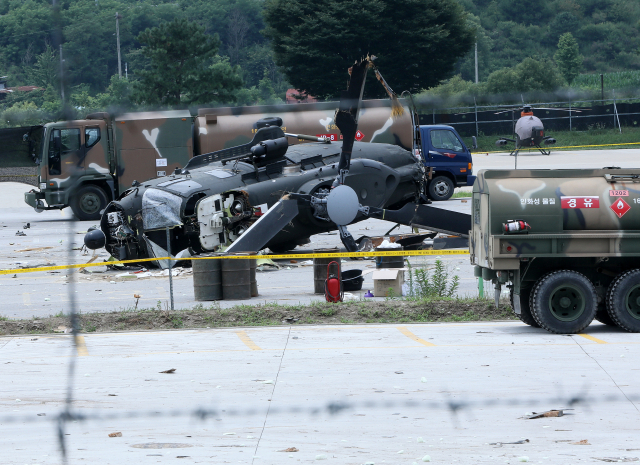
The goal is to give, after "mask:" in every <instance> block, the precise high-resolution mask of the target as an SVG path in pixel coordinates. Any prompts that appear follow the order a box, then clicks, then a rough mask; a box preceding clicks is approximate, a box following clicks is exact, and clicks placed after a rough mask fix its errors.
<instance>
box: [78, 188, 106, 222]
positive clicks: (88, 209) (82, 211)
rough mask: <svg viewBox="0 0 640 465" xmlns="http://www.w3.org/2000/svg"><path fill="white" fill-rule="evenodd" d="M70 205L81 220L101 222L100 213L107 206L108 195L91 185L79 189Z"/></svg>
mask: <svg viewBox="0 0 640 465" xmlns="http://www.w3.org/2000/svg"><path fill="white" fill-rule="evenodd" d="M70 204H71V210H73V214H74V215H76V217H77V218H78V219H79V220H81V221H88V220H99V219H100V212H101V211H102V210H103V209H104V208H105V207H106V206H107V194H105V193H104V191H103V190H102V189H101V188H99V187H98V186H94V185H91V184H89V185H86V186H83V187H81V188H80V189H78V191H77V192H76V193H75V194H74V195H73V198H72V199H71V202H70Z"/></svg>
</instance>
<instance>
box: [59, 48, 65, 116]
mask: <svg viewBox="0 0 640 465" xmlns="http://www.w3.org/2000/svg"><path fill="white" fill-rule="evenodd" d="M63 73H64V60H63V59H62V44H60V97H61V99H62V105H63V106H64V74H63Z"/></svg>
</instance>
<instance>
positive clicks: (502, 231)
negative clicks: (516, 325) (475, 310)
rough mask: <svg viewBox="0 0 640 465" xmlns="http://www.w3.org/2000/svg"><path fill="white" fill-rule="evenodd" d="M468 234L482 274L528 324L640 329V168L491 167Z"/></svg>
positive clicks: (482, 177)
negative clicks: (506, 293)
mask: <svg viewBox="0 0 640 465" xmlns="http://www.w3.org/2000/svg"><path fill="white" fill-rule="evenodd" d="M471 223H472V224H471V232H470V236H469V249H470V257H471V263H472V264H473V265H475V270H474V272H475V276H477V277H481V278H483V279H484V280H488V281H492V282H493V284H494V285H495V292H496V305H497V300H498V297H499V296H500V292H501V288H502V286H507V287H508V288H509V290H510V297H511V304H512V308H513V310H514V312H515V313H516V315H517V316H518V317H519V318H520V319H521V320H522V321H523V322H524V323H526V324H528V325H531V326H535V327H542V328H544V329H546V330H547V331H550V332H553V333H560V334H570V333H578V332H580V331H582V330H584V329H585V328H586V327H587V326H589V324H590V323H591V322H592V321H593V319H594V318H595V319H597V320H598V321H600V322H602V323H605V324H608V325H616V326H619V327H620V328H622V329H624V330H626V331H631V332H640V169H619V168H603V169H598V170H577V169H576V170H489V171H486V170H482V171H480V172H479V173H478V174H477V179H476V182H475V184H474V186H473V200H472V220H471Z"/></svg>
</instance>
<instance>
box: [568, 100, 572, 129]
mask: <svg viewBox="0 0 640 465" xmlns="http://www.w3.org/2000/svg"><path fill="white" fill-rule="evenodd" d="M572 129H573V127H572V124H571V100H569V132H571V131H572Z"/></svg>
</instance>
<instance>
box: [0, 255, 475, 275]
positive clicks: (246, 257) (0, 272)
mask: <svg viewBox="0 0 640 465" xmlns="http://www.w3.org/2000/svg"><path fill="white" fill-rule="evenodd" d="M424 255H469V251H468V250H464V249H444V250H402V251H397V252H395V251H387V252H376V251H371V252H336V253H301V254H279V255H214V256H209V257H186V258H175V257H159V258H139V259H136V260H118V261H112V262H94V263H76V264H74V265H57V266H41V267H39V268H19V269H13V270H0V275H4V274H18V273H34V272H37V271H53V270H65V269H70V268H89V267H92V266H105V265H123V264H127V263H143V262H154V261H158V260H173V261H183V260H222V259H233V260H249V259H254V258H255V259H261V258H270V259H305V258H353V257H362V258H367V257H420V256H424Z"/></svg>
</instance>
